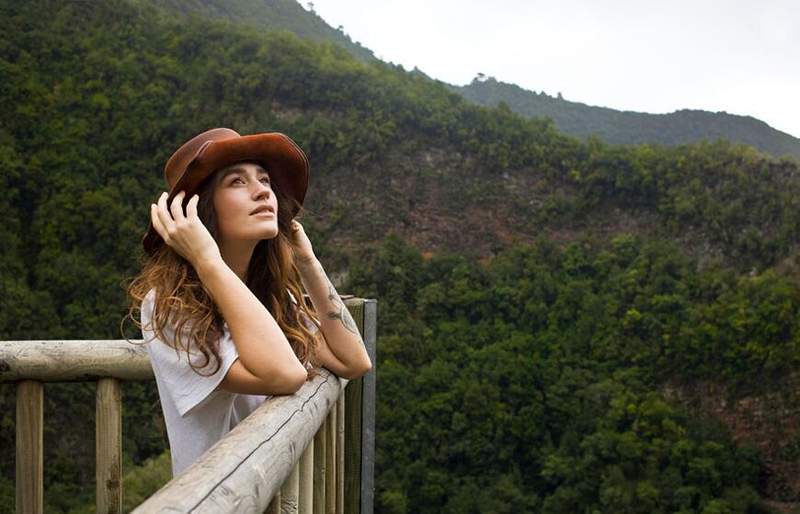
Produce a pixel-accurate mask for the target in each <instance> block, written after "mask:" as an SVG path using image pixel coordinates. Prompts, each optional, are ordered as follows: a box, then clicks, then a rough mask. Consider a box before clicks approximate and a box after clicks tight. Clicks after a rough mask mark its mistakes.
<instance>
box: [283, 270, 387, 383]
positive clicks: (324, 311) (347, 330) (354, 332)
mask: <svg viewBox="0 0 800 514" xmlns="http://www.w3.org/2000/svg"><path fill="white" fill-rule="evenodd" d="M298 270H299V272H300V280H301V281H302V282H303V286H304V287H305V289H306V292H307V293H308V295H309V296H310V297H311V302H312V303H313V304H314V309H315V310H316V312H317V314H318V315H319V318H320V328H321V330H322V334H323V336H324V337H325V341H326V342H327V344H328V347H329V348H330V350H331V352H332V353H333V354H334V355H335V356H336V358H337V359H339V361H341V363H342V364H344V365H345V366H347V368H349V369H350V370H354V371H361V372H363V371H362V370H366V369H369V368H370V366H371V364H370V360H369V355H368V354H367V351H366V348H365V347H364V342H363V340H362V339H361V334H360V333H359V331H358V327H357V326H356V323H355V321H354V320H353V317H352V316H351V315H350V311H348V310H347V307H345V305H344V302H343V301H342V299H341V297H340V296H339V293H337V292H336V289H335V288H334V287H333V284H332V283H331V281H330V279H329V278H328V275H327V274H326V273H325V270H324V269H323V268H322V265H321V264H320V263H319V261H318V260H317V259H316V258H313V259H310V260H307V261H299V262H298Z"/></svg>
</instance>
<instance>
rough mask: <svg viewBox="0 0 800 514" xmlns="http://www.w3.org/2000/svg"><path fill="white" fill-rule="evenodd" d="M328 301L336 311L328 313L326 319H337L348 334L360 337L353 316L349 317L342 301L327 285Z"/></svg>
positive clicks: (330, 286)
mask: <svg viewBox="0 0 800 514" xmlns="http://www.w3.org/2000/svg"><path fill="white" fill-rule="evenodd" d="M328 300H330V301H331V303H333V305H335V308H336V309H337V310H332V311H328V313H327V316H328V319H338V320H339V321H341V322H342V325H343V326H344V328H346V329H347V330H349V331H350V332H352V333H354V334H356V335H360V334H359V333H358V327H357V326H356V322H355V320H353V316H351V315H350V311H348V310H347V307H345V305H344V303H343V302H342V300H341V299H340V298H339V295H338V294H337V293H336V290H335V289H334V288H333V286H332V285H330V284H328Z"/></svg>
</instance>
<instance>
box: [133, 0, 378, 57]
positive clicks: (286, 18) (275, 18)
mask: <svg viewBox="0 0 800 514" xmlns="http://www.w3.org/2000/svg"><path fill="white" fill-rule="evenodd" d="M142 1H144V2H146V1H152V3H153V4H155V5H158V6H160V7H163V8H166V9H169V10H171V11H175V12H178V13H182V14H185V15H186V14H191V15H195V16H206V17H209V18H215V19H227V20H230V21H232V22H234V23H237V24H243V25H249V26H252V27H255V28H258V29H261V30H268V31H275V30H286V31H289V32H291V33H293V34H296V35H297V36H299V37H301V38H304V39H310V40H312V41H317V42H324V41H329V42H331V43H334V44H337V45H339V46H341V47H343V48H344V49H345V50H347V51H348V52H349V53H350V54H351V55H353V56H354V57H356V58H357V59H359V60H361V61H369V60H373V59H375V56H374V55H373V54H372V51H371V50H369V49H368V48H365V47H363V46H361V45H360V44H359V43H356V42H353V40H352V39H350V37H349V36H347V35H346V34H345V33H344V32H343V31H342V29H341V28H339V29H334V28H333V27H331V26H330V25H328V24H327V23H326V22H325V21H324V20H323V19H322V18H320V17H319V16H318V15H317V14H316V13H315V12H314V11H313V10H310V11H307V10H305V9H303V7H301V5H300V4H299V3H298V2H296V1H295V0H142Z"/></svg>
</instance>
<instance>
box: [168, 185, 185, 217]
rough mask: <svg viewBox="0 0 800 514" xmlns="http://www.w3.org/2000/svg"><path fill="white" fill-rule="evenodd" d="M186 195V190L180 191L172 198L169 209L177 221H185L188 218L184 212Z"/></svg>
mask: <svg viewBox="0 0 800 514" xmlns="http://www.w3.org/2000/svg"><path fill="white" fill-rule="evenodd" d="M185 196H186V191H181V192H180V193H178V194H176V195H175V198H173V199H172V204H171V205H170V206H169V210H170V212H171V213H172V218H173V219H174V220H175V221H183V220H185V219H186V216H184V214H183V199H184V197H185Z"/></svg>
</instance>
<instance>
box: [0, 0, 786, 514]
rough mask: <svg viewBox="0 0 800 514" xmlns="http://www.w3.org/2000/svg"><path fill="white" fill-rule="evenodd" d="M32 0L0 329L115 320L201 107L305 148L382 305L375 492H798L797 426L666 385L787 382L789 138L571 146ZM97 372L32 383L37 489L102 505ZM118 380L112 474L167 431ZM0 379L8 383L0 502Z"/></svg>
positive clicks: (336, 245) (316, 63)
mask: <svg viewBox="0 0 800 514" xmlns="http://www.w3.org/2000/svg"><path fill="white" fill-rule="evenodd" d="M40 7H41V6H40V5H38V4H37V3H28V2H22V3H20V2H11V1H8V0H2V1H0V70H2V74H3V77H4V79H5V80H3V81H0V113H2V115H3V119H4V120H5V123H4V124H3V126H2V127H1V128H0V169H2V174H0V185H2V187H3V189H4V191H5V192H6V193H5V194H4V195H2V197H0V215H2V216H3V219H4V223H3V224H2V225H0V243H2V247H3V249H4V251H3V253H2V254H0V279H2V283H0V286H2V291H3V294H2V295H0V340H9V339H12V340H13V339H27V338H33V339H35V338H42V339H55V338H65V339H72V338H81V339H88V338H96V339H105V338H118V337H119V332H118V325H119V321H120V319H121V318H122V317H123V316H124V314H125V313H126V307H127V301H126V298H125V295H124V290H123V288H122V284H123V283H124V281H125V280H126V279H128V278H130V277H131V276H132V275H133V274H135V273H136V272H137V270H138V268H139V259H140V257H141V248H140V240H141V237H142V235H143V233H144V230H145V228H146V226H147V220H148V218H147V215H148V205H149V203H150V202H151V201H152V200H153V199H154V198H156V196H157V195H158V193H159V192H160V191H161V190H163V182H162V181H163V178H162V169H163V164H164V161H165V160H166V159H167V157H168V156H169V155H170V154H171V152H172V151H173V150H174V149H175V148H176V147H177V145H179V144H180V143H181V142H183V141H184V140H185V139H186V138H187V137H190V136H191V135H194V134H195V133H197V132H199V131H201V130H203V129H206V128H209V127H212V126H220V125H223V126H231V127H234V128H236V129H237V130H239V131H240V132H242V133H253V132H258V131H268V130H280V131H282V132H285V133H287V134H289V135H291V136H292V137H293V138H294V139H295V140H296V141H297V142H298V143H299V144H300V146H302V147H303V148H304V149H305V150H306V151H307V153H308V155H309V159H310V162H311V187H310V190H309V194H308V196H307V200H306V207H307V212H306V213H305V214H304V217H303V218H302V221H303V223H304V226H305V227H306V228H307V231H308V233H309V236H310V238H311V240H312V241H313V244H314V248H315V250H316V252H317V253H318V255H319V257H320V259H321V261H322V262H323V263H324V265H325V267H326V269H327V270H328V272H329V273H340V274H341V275H342V276H345V277H346V279H347V282H346V284H345V285H344V287H343V288H342V289H341V290H342V291H347V292H353V293H354V294H359V295H365V296H369V297H375V298H377V299H378V300H379V306H380V307H379V308H380V313H379V327H380V328H379V330H380V340H379V346H380V349H379V361H378V363H377V366H376V369H377V370H378V374H379V377H378V383H379V384H380V385H379V388H380V389H379V391H380V392H379V395H378V397H379V405H378V409H379V415H378V419H379V420H380V421H379V424H380V426H379V427H378V434H377V440H378V457H377V459H378V462H377V463H376V468H377V472H378V476H377V479H376V484H377V487H378V500H377V504H378V510H379V511H380V512H392V513H394V512H397V513H403V512H406V513H410V512H415V513H416V512H430V513H434V512H435V513H439V512H452V513H458V512H474V511H475V509H476V508H478V509H479V510H480V509H483V510H484V511H491V512H515V513H516V512H535V513H542V514H544V513H547V514H550V513H553V514H556V513H561V512H585V511H589V512H591V511H599V512H641V513H642V514H652V513H655V512H665V513H666V512H685V513H690V512H692V513H695V512H696V513H701V512H743V513H744V512H767V510H765V508H762V503H763V502H762V500H763V499H765V498H772V499H780V500H785V501H797V500H799V499H800V491H798V490H797V487H800V486H798V485H796V484H794V482H792V481H791V480H788V479H787V477H785V476H778V475H777V471H776V470H781V469H783V470H786V469H789V470H792V469H795V468H793V467H792V466H794V465H795V464H796V463H797V461H798V459H799V458H800V457H798V452H796V451H795V447H796V434H793V433H792V432H791V431H789V430H787V431H786V433H783V434H780V436H774V435H772V436H769V437H770V438H768V439H766V440H764V439H761V440H759V442H758V443H757V444H755V446H756V448H755V449H754V448H753V447H752V445H751V444H750V443H748V441H747V440H746V439H738V438H736V437H735V436H738V435H739V434H735V433H732V430H731V428H730V427H728V426H727V425H725V422H724V419H716V418H714V417H713V416H708V415H706V414H704V413H703V412H699V413H698V412H697V411H695V410H692V409H691V408H690V406H689V407H687V406H685V405H683V404H682V403H681V402H680V399H679V398H680V397H681V394H674V395H672V394H668V393H667V392H665V391H667V390H669V391H673V390H676V389H678V388H685V389H686V390H690V389H691V387H692V385H693V384H696V383H705V382H710V383H713V384H714V387H716V388H718V389H720V390H725V391H728V392H729V393H730V395H731V396H732V397H733V398H734V399H736V398H737V395H738V396H739V397H741V395H743V394H745V393H746V394H747V395H750V396H753V395H764V394H769V393H774V392H775V391H779V390H780V389H781V388H782V387H784V385H785V384H787V383H789V382H787V380H788V378H787V377H790V375H791V372H792V371H793V370H794V369H796V367H797V365H798V360H799V359H798V351H797V348H798V347H800V327H799V326H798V320H800V316H798V315H797V314H798V312H800V287H799V286H798V284H797V280H796V273H797V270H798V265H797V263H796V262H795V259H796V255H797V248H798V243H799V242H800V167H799V166H798V164H797V162H796V161H794V160H791V159H778V158H771V157H769V156H766V155H764V154H762V153H760V152H757V151H755V150H753V149H752V148H750V147H746V146H736V145H731V144H729V143H726V142H714V143H699V144H690V145H678V146H675V147H666V146H656V145H641V146H636V147H617V146H610V145H608V144H605V143H603V142H601V141H599V140H597V139H592V138H590V139H588V140H587V141H581V140H579V139H577V138H573V137H569V136H565V135H564V134H562V133H560V132H559V131H558V130H556V128H555V126H554V125H553V123H552V122H548V121H545V120H539V119H526V118H524V117H522V116H520V115H518V114H516V113H514V112H512V111H511V110H510V109H509V108H508V107H507V106H499V107H497V108H484V107H480V106H476V105H473V104H471V103H469V102H467V101H466V100H465V99H463V98H462V97H460V96H459V95H457V94H455V93H453V92H452V91H450V90H449V89H448V88H447V87H445V86H444V85H442V84H439V83H436V82H434V81H431V80H429V79H427V78H425V77H424V76H421V75H420V74H418V73H409V72H405V71H403V70H402V69H400V68H398V67H394V66H390V65H387V64H384V63H381V62H378V61H374V60H373V61H369V62H363V61H360V60H357V59H355V58H353V57H352V56H351V55H350V54H349V53H348V52H346V51H345V50H343V49H341V48H340V47H337V46H335V45H331V44H318V43H314V42H311V41H308V40H303V39H300V38H298V37H296V36H294V35H293V34H291V33H287V32H285V31H284V32H265V31H261V30H257V29H255V28H253V27H249V26H239V25H237V24H232V23H230V22H229V21H220V20H210V19H206V18H204V17H200V16H190V17H186V18H177V19H176V17H175V16H174V13H172V12H167V11H164V10H160V9H156V8H154V7H152V6H151V5H150V4H149V3H146V2H141V1H137V2H129V1H125V0H109V1H108V2H105V3H102V4H97V5H91V4H87V3H80V2H72V3H63V4H57V5H56V6H51V7H52V8H51V10H50V11H49V12H48V16H42V15H41V9H40ZM126 333H127V334H128V335H131V336H135V335H136V334H135V330H131V328H130V323H129V324H128V332H126ZM150 386H153V384H150ZM714 390H717V389H714ZM681 391H684V389H681ZM92 393H93V387H92V385H91V384H86V386H85V387H84V386H80V387H72V386H67V385H64V386H62V385H53V386H52V387H51V386H48V389H47V394H46V398H47V400H46V401H47V402H49V403H48V407H46V408H47V409H48V410H47V414H46V433H45V445H46V452H47V454H46V456H45V460H46V462H47V463H48V465H47V466H46V495H47V497H48V498H49V500H48V505H49V506H50V508H51V510H52V511H54V512H69V511H70V509H73V508H75V509H79V508H80V506H81V505H82V504H83V503H91V494H92V491H93V485H92V483H91V480H93V475H92V473H91V469H92V466H91V462H92V459H93V448H94V441H93V440H92V439H91V438H87V437H85V434H86V433H91V429H92V425H93V423H92V416H93V411H94V404H93V396H92ZM125 395H126V398H125V401H126V404H125V416H126V418H125V421H124V423H125V424H124V427H125V428H124V430H125V432H124V434H125V442H124V449H125V455H126V459H128V460H127V461H126V469H128V470H130V469H131V468H132V467H136V466H139V465H142V464H143V463H144V462H147V459H148V458H152V457H157V456H159V455H163V454H162V452H163V450H164V449H165V445H166V443H165V440H164V437H163V436H164V434H163V427H162V426H161V425H160V424H159V416H160V412H159V411H158V407H157V405H158V403H157V402H158V397H157V393H156V391H155V387H154V386H153V387H148V386H147V385H142V386H141V387H140V386H139V385H136V384H126V387H125ZM687 395H688V393H687ZM13 397H14V396H13V388H12V387H4V388H0V413H3V414H2V416H3V417H2V418H0V440H2V444H0V466H2V467H0V505H2V504H4V502H3V501H2V500H3V499H8V498H10V497H11V495H13V490H12V488H11V486H10V485H9V484H10V483H11V480H12V477H13V473H14V471H13V464H12V463H13V447H14V445H13V444H12V443H11V441H12V440H13V437H14V435H13V426H14V425H13V418H12V416H11V415H12V413H13V412H14V409H13ZM674 398H678V399H674ZM59 405H60V406H63V405H69V406H70V409H63V408H57V407H56V406H59ZM731 405H735V402H731ZM786 412H788V413H789V414H786V416H787V420H784V421H786V426H794V425H796V423H795V424H794V425H793V423H794V422H795V421H796V420H795V418H793V417H791V416H793V414H792V412H793V411H791V410H789V409H788V407H787V410H786V411H781V412H780V414H781V415H783V414H785V413H786ZM783 436H786V437H783ZM764 441H766V443H764ZM762 443H764V444H767V445H769V447H770V448H771V449H772V450H775V451H774V452H772V453H764V452H762V453H759V451H758V449H759V448H760V446H759V445H760V444H762ZM776 454H779V457H780V458H781V459H784V461H781V462H780V463H779V464H781V465H780V466H774V465H773V464H774V462H771V461H768V460H767V458H768V457H769V458H772V456H774V455H776ZM163 461H164V459H160V460H159V462H163ZM137 469H138V468H137ZM598 476H602V477H605V478H604V480H602V481H598V480H597V477H598ZM775 484H777V485H775ZM786 484H788V485H786ZM473 500H474V501H473ZM10 501H11V502H12V503H13V500H10ZM9 504H11V503H9ZM476 505H477V506H478V507H476ZM759 509H761V510H759ZM74 512H75V513H77V512H84V510H76V511H74Z"/></svg>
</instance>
